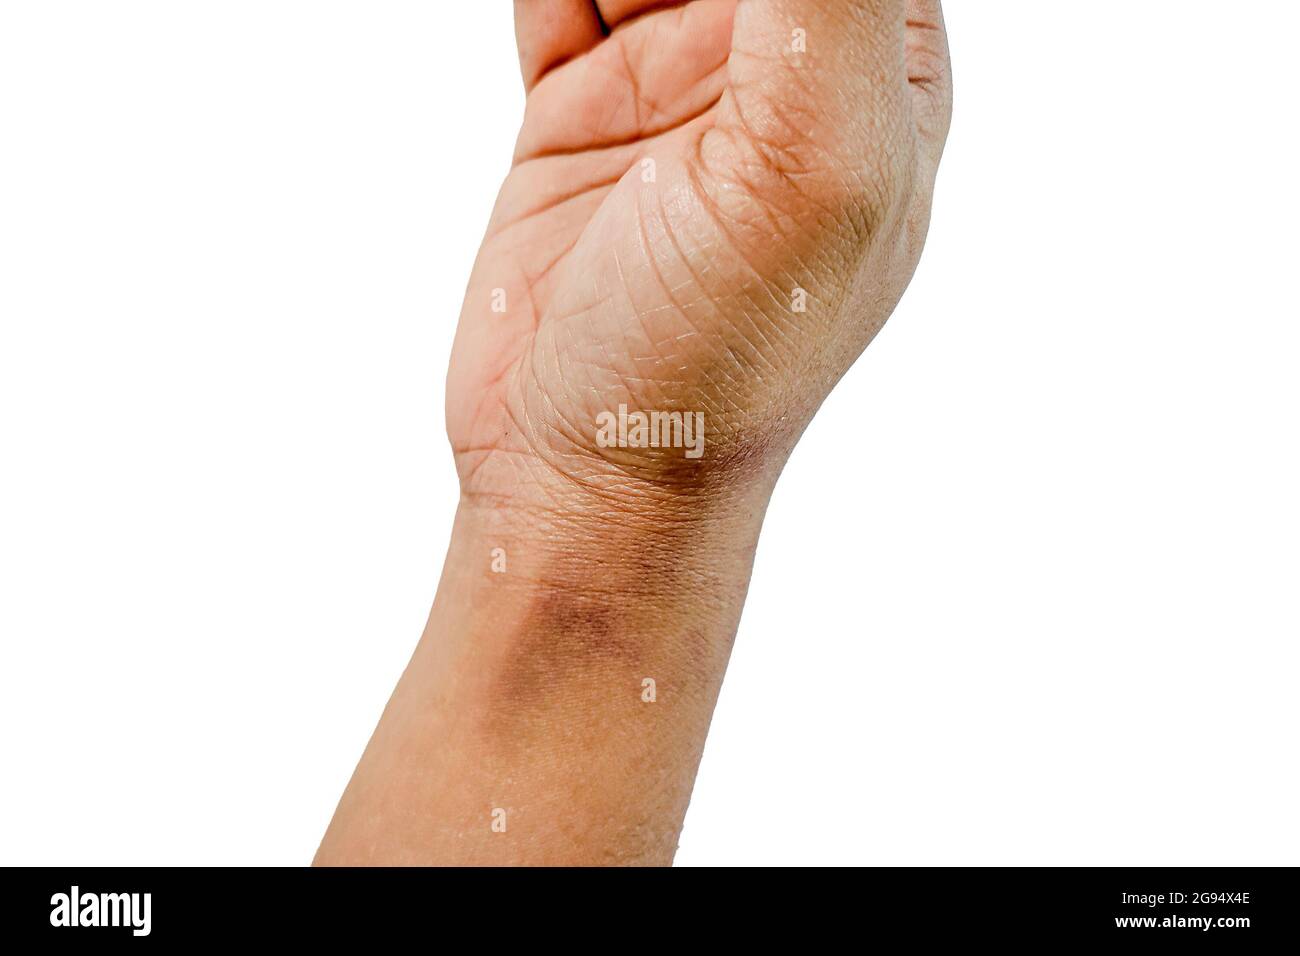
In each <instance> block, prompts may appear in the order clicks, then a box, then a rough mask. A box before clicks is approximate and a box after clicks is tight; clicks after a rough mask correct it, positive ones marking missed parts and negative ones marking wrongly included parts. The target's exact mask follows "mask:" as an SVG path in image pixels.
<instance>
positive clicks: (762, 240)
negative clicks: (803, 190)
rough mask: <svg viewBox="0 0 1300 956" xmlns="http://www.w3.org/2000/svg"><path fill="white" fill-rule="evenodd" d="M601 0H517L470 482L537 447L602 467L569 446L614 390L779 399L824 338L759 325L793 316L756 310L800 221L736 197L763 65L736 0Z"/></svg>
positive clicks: (503, 484) (456, 387)
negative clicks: (741, 206) (515, 52)
mask: <svg viewBox="0 0 1300 956" xmlns="http://www.w3.org/2000/svg"><path fill="white" fill-rule="evenodd" d="M599 7H600V10H601V14H602V15H603V20H604V23H602V18H601V17H598V16H597V15H596V12H595V8H594V7H593V5H592V3H591V0H517V4H516V18H517V23H518V31H519V35H520V56H521V63H522V67H523V72H524V77H525V83H526V85H527V86H528V88H529V92H528V101H527V107H526V112H525V118H524V123H523V127H522V129H521V131H520V134H519V138H518V141H517V145H516V151H515V157H514V165H513V167H512V169H511V172H510V173H509V175H508V176H507V178H506V181H505V183H504V185H503V186H502V189H501V192H500V195H499V197H498V201H497V205H496V208H495V210H494V212H493V216H492V220H491V223H490V225H489V228H488V233H487V236H486V238H485V240H484V243H483V246H482V249H481V250H480V253H479V257H478V259H477V261H476V264H475V267H474V270H473V274H472V276H471V279H470V283H469V288H468V292H467V296H466V304H465V311H464V314H463V315H462V319H461V324H460V328H459V330H458V333H457V341H456V346H455V349H454V352H453V358H452V367H451V370H450V374H449V379H448V401H447V408H448V430H449V434H450V437H451V440H452V444H453V448H454V450H455V451H456V454H457V461H458V465H459V467H460V470H461V474H462V482H464V483H468V484H469V485H471V486H472V488H471V490H473V491H481V492H485V493H498V492H505V491H506V490H507V489H508V487H509V486H513V485H516V484H517V483H518V482H519V480H520V467H521V466H524V467H525V468H527V469H528V470H529V471H533V470H534V466H535V465H537V464H538V463H539V461H542V462H544V463H545V464H547V465H549V466H551V470H554V469H555V468H556V467H557V465H558V466H559V467H560V468H561V470H563V471H564V472H566V473H567V474H568V475H569V477H577V478H578V479H579V480H581V481H584V482H589V481H590V480H591V479H592V477H593V469H591V468H590V467H588V466H587V464H586V463H585V462H583V461H580V460H578V461H575V460H576V459H583V458H584V457H585V456H586V455H588V454H589V453H590V451H591V448H590V445H591V439H592V435H593V431H594V424H593V423H594V421H595V418H596V416H597V415H598V414H599V413H600V412H602V411H606V410H612V409H615V408H617V407H618V405H620V404H626V405H627V406H628V407H629V408H634V409H637V408H639V409H651V408H654V409H666V410H680V411H687V410H690V411H694V410H699V411H704V412H707V413H708V414H709V416H710V420H711V427H712V429H713V431H714V434H715V436H716V435H719V434H723V435H725V434H726V433H727V431H729V430H731V431H736V430H738V429H739V428H741V427H742V426H743V425H744V424H745V422H746V420H747V418H748V417H750V416H751V415H752V414H755V413H757V414H763V415H769V416H770V414H771V408H770V406H771V405H772V404H773V403H774V402H775V401H777V400H778V398H779V396H778V395H775V394H773V393H772V388H771V382H772V380H773V378H774V376H772V375H770V374H768V373H769V372H770V371H771V370H772V368H774V367H777V366H781V365H784V366H785V367H786V368H787V369H790V368H796V369H799V370H801V371H804V372H807V371H810V370H811V369H810V366H809V365H808V360H809V356H810V355H811V354H812V351H813V349H812V348H811V346H807V347H801V346H800V344H799V343H797V342H793V343H790V345H791V348H790V349H789V350H788V354H784V355H781V356H777V355H772V354H767V353H768V352H770V351H771V349H772V347H773V340H774V336H773V335H772V334H771V332H772V328H771V327H769V328H766V330H765V328H764V326H765V325H768V326H773V327H775V326H779V325H781V323H782V322H783V321H784V320H785V319H788V316H786V317H785V319H783V318H781V317H775V318H774V317H772V316H770V315H768V317H767V318H766V319H764V318H763V317H762V316H763V315H765V314H768V313H771V312H773V311H778V312H779V311H781V310H783V309H784V308H785V305H786V301H785V300H786V298H787V294H788V293H789V292H790V291H791V288H792V287H793V286H794V285H796V284H797V283H796V278H797V277H796V276H795V275H794V274H793V271H791V270H787V269H786V268H785V267H784V265H783V263H782V262H781V261H780V257H779V256H778V257H776V258H771V257H770V253H771V252H772V249H771V246H772V243H773V241H774V240H775V241H777V242H778V243H779V242H780V241H781V240H782V239H786V238H788V235H786V234H784V232H785V230H786V229H787V228H788V227H789V225H790V224H789V223H783V222H781V221H780V219H781V218H782V216H781V215H780V204H779V203H777V204H775V205H774V206H773V207H772V208H768V209H764V210H758V211H756V210H754V209H753V208H750V207H746V208H745V210H744V211H743V212H740V213H738V214H736V215H734V216H733V215H732V214H731V210H730V209H729V208H728V207H729V204H730V202H731V199H732V196H731V192H730V188H729V187H730V186H733V185H735V184H737V183H744V182H745V181H746V179H747V172H746V162H745V158H744V154H741V153H738V152H737V151H736V150H735V149H734V148H733V147H734V144H733V143H732V142H731V141H730V140H731V137H730V136H727V135H717V134H718V133H719V129H718V127H719V116H720V114H727V116H726V117H724V118H726V119H729V121H730V122H731V124H732V125H738V123H737V114H738V109H737V104H736V102H735V96H734V92H735V88H736V87H737V86H738V85H739V79H738V77H737V73H738V71H741V70H745V69H747V68H752V67H754V66H756V67H757V68H758V69H761V68H762V65H761V63H759V64H756V65H750V66H749V67H747V66H746V64H745V63H744V61H743V60H741V61H740V63H739V65H738V62H737V61H738V59H739V58H738V57H737V56H734V55H733V21H734V20H735V18H736V11H737V0H689V2H685V3H675V4H665V2H664V0H599ZM737 32H738V31H737ZM739 42H740V41H739V39H738V40H737V43H739ZM746 55H748V53H746ZM774 120H775V121H776V122H778V123H780V124H785V123H789V122H791V120H790V118H789V117H787V116H779V117H775V118H773V117H771V116H768V117H767V118H766V122H767V123H768V125H769V126H770V125H771V123H772V122H773V121H774ZM743 122H744V124H745V125H746V129H747V132H750V130H749V128H748V124H749V122H750V119H749V117H745V118H744V120H743ZM719 167H722V168H721V170H720V175H719V176H713V175H710V176H709V177H708V180H709V182H708V183H705V182H703V177H701V174H700V171H701V169H706V170H709V171H711V173H712V172H713V171H716V170H718V168H719ZM784 178H791V177H789V176H785V177H784ZM774 210H775V214H774ZM794 218H798V217H794ZM756 257H762V258H763V259H764V262H763V263H762V264H761V265H756V263H755V258H756ZM900 291H901V290H900ZM881 321H883V317H882V318H881ZM863 344H865V343H863ZM801 349H802V351H801ZM755 410H757V412H756V411H755ZM597 457H598V456H597Z"/></svg>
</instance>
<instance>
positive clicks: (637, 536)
mask: <svg viewBox="0 0 1300 956" xmlns="http://www.w3.org/2000/svg"><path fill="white" fill-rule="evenodd" d="M596 6H598V7H599V12H600V17H599V18H598V17H597V14H596V10H595V7H594V6H593V4H592V0H518V2H517V3H516V8H515V9H516V18H517V25H518V34H519V46H520V61H521V63H522V66H523V72H524V80H525V83H526V85H527V87H528V90H529V93H528V106H527V112H526V114H525V119H524V125H523V130H522V131H521V132H520V135H519V142H518V146H517V155H516V157H515V165H514V168H513V169H512V171H511V173H510V175H509V176H508V177H507V179H506V182H505V185H504V186H503V187H502V190H501V195H500V198H499V200H498V202H497V206H496V210H495V212H494V214H493V217H492V221H491V225H490V226H489V229H488V235H487V238H486V239H485V240H484V242H483V248H482V250H481V252H480V254H479V257H478V261H477V263H476V264H475V267H474V272H473V275H472V277H471V280H470V284H469V291H468V293H467V295H466V299H465V308H464V313H463V315H462V316H461V322H460V327H459V330H458V332H457V340H456V345H455V349H454V352H453V355H452V366H451V371H450V374H449V376H448V384H447V410H448V411H447V419H448V430H449V432H450V436H451V440H452V444H453V447H454V448H455V451H456V456H457V464H458V467H459V469H460V477H461V490H462V507H461V508H460V510H459V511H458V513H457V518H456V525H455V530H454V532H453V535H452V543H451V548H450V550H449V553H448V557H447V562H446V565H445V567H444V570H443V577H442V582H441V584H440V585H439V589H438V596H437V598H436V599H435V601H434V606H433V611H432V613H431V615H430V618H429V624H428V626H427V628H426V630H425V634H424V637H423V639H422V640H421V641H420V645H419V647H418V648H417V649H416V652H415V655H414V656H413V657H412V659H411V663H410V665H409V666H408V668H407V670H406V673H405V674H404V675H403V677H402V680H401V682H400V683H399V684H398V687H397V690H396V692H395V693H394V695H393V698H392V700H391V701H390V702H389V705H388V708H387V710H386V711H385V712H384V716H383V718H382V719H381V721H380V723H379V728H378V729H377V730H376V732H375V735H374V737H373V738H372V739H371V742H370V746H369V747H368V748H367V749H366V753H365V755H364V756H363V757H362V760H361V763H360V764H359V766H358V767H357V771H356V773H355V774H354V776H353V778H352V782H351V783H350V784H349V786H348V789H347V792H346V793H345V794H344V796H343V799H342V801H341V802H340V803H339V807H338V811H337V812H336V814H335V817H334V821H333V823H332V824H331V826H330V829H329V832H328V833H327V834H326V836H325V839H324V841H323V842H322V844H321V848H320V852H319V853H318V854H317V862H319V863H349V864H356V863H443V864H445V863H490V864H503V863H549V864H564V863H667V862H670V861H671V860H672V857H673V852H674V851H675V849H676V847H677V838H678V834H679V832H680V828H681V825H682V820H683V817H684V815H685V813H686V806H687V801H688V799H689V796H690V791H691V785H692V782H693V780H694V776H695V770H696V767H697V765H698V762H699V759H700V754H701V752H702V750H703V746H704V738H705V734H706V732H707V729H708V725H709V719H710V716H711V714H712V711H713V706H714V702H715V701H716V699H717V694H718V690H719V688H720V686H721V682H722V675H723V672H724V670H725V669H726V663H727V658H728V655H729V653H730V649H731V641H732V639H733V637H734V635H735V632H736V625H737V622H738V620H739V618H740V610H741V606H742V605H743V602H744V598H745V590H746V587H747V586H748V581H749V574H750V569H751V566H752V560H753V553H754V548H755V546H756V543H757V540H758V533H759V528H760V525H761V523H762V513H763V509H764V507H765V505H766V500H767V496H768V494H769V493H770V491H771V486H772V483H773V482H774V481H775V480H776V476H777V474H778V473H779V472H780V469H781V466H782V464H783V463H784V461H785V457H786V455H787V454H788V452H789V450H790V448H791V447H792V446H793V444H794V442H795V441H796V440H797V439H798V437H799V434H800V432H801V431H802V429H803V427H804V426H805V425H806V424H807V422H808V420H809V419H810V418H811V417H812V415H813V413H814V412H815V411H816V409H817V406H818V405H819V404H820V402H821V401H822V399H823V398H824V397H825V395H826V393H827V392H828V391H829V390H830V388H831V386H832V385H833V384H834V383H835V381H836V379H837V378H838V377H839V376H840V375H842V374H843V373H844V371H845V369H847V368H848V366H849V365H850V364H851V363H852V362H853V360H854V359H855V358H856V357H857V355H858V354H859V352H861V350H862V349H863V348H864V347H865V346H866V344H867V343H868V342H869V341H870V340H871V337H872V336H873V335H874V334H875V332H876V331H877V330H878V329H879V328H880V325H881V324H882V323H883V322H884V321H885V318H886V317H887V316H888V315H889V313H890V311H891V310H892V309H893V307H894V305H895V303H896V302H897V300H898V297H899V296H900V295H901V294H902V291H903V287H904V286H905V285H906V283H907V281H908V279H909V277H910V276H911V273H912V269H913V267H914V266H915V264H916V259H917V256H918V254H919V252H920V248H921V242H922V239H923V237H924V234H925V230H926V224H927V220H928V216H929V207H930V193H931V190H932V188H933V185H934V175H935V169H936V166H937V164H938V161H939V153H940V151H941V149H942V146H943V139H944V135H945V132H946V129H947V124H948V101H949V93H948V89H949V87H948V78H947V76H948V74H947V56H946V49H945V41H944V34H943V29H942V26H941V21H940V15H939V9H938V4H937V2H922V0H911V2H906V3H905V2H904V0H820V2H817V0H739V2H737V0H693V2H690V3H676V4H672V3H665V2H654V0H597V2H596ZM606 28H608V35H606V32H607V29H606ZM494 306H496V309H494ZM620 406H622V411H623V414H622V416H620V414H619V412H620ZM656 412H657V413H661V414H663V413H668V414H676V415H678V416H679V417H678V418H677V419H675V421H676V422H677V423H678V424H677V426H676V428H677V431H674V430H673V424H672V423H671V421H670V423H669V424H668V426H667V427H666V429H665V430H664V431H662V432H659V437H660V438H661V439H662V438H664V437H667V439H668V442H667V447H665V446H664V443H663V442H661V443H660V446H659V447H654V446H653V445H651V446H650V447H645V446H644V444H642V443H641V442H640V441H639V438H640V437H641V436H639V434H638V433H637V431H636V425H635V419H634V416H635V415H637V414H638V413H642V414H653V413H656ZM610 416H613V417H614V419H615V425H614V434H613V435H611V434H609V429H608V426H609V418H610ZM688 416H689V418H688ZM619 417H622V418H623V419H624V422H623V426H622V428H621V429H620V427H619V425H618V424H617V419H618V418H619ZM701 418H702V421H703V427H704V432H703V438H704V444H703V445H702V446H701V445H700V444H699V441H698V439H699V436H700V433H699V431H698V423H699V421H700V419H701ZM688 420H689V421H690V423H691V426H692V429H691V432H690V433H689V435H688V433H687V430H686V423H687V421H688ZM602 422H603V423H604V424H602ZM659 424H660V425H662V419H660V420H659ZM629 426H630V428H631V432H632V434H629V433H628V429H629ZM602 428H604V429H605V434H604V435H603V437H602V434H601V431H600V429H602ZM620 431H621V432H622V433H621V434H620ZM656 431H658V429H656ZM634 434H636V435H637V438H638V440H633V435H634ZM611 437H612V438H614V439H615V440H614V441H613V442H610V441H608V440H607V439H609V438H611ZM647 437H648V436H647ZM618 439H624V440H623V441H619V440H618ZM695 452H699V453H700V454H698V455H697V454H694V453H695ZM647 516H648V520H646V519H647Z"/></svg>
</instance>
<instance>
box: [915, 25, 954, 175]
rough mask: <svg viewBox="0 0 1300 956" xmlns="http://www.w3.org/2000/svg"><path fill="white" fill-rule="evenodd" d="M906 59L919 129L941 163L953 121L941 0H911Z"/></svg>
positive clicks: (949, 66)
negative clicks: (941, 154) (941, 156)
mask: <svg viewBox="0 0 1300 956" xmlns="http://www.w3.org/2000/svg"><path fill="white" fill-rule="evenodd" d="M906 60H907V81H908V83H910V84H911V86H912V103H913V108H914V113H915V115H916V125H917V130H918V132H919V133H920V137H921V140H922V142H923V143H925V145H926V146H927V147H928V151H929V153H930V158H931V159H932V161H933V162H934V163H936V164H937V163H938V159H939V154H940V153H942V152H943V144H944V141H945V140H946V139H947V137H948V127H949V125H950V123H951V122H952V63H951V60H950V59H949V56H948V32H947V30H946V29H945V27H944V22H943V5H942V4H941V3H940V0H908V4H907V47H906Z"/></svg>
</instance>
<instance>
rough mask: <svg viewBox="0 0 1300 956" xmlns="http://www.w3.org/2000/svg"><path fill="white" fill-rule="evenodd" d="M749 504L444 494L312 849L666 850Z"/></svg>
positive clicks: (600, 859)
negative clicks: (449, 530)
mask: <svg viewBox="0 0 1300 956" xmlns="http://www.w3.org/2000/svg"><path fill="white" fill-rule="evenodd" d="M766 500H767V491H766V490H765V489H763V488H758V487H756V488H754V489H753V490H752V491H750V492H747V493H744V494H735V495H733V496H729V497H728V498H727V499H725V500H722V501H719V500H716V499H710V501H709V503H708V504H707V505H703V504H700V503H698V502H695V501H689V500H688V501H684V502H681V503H679V504H678V505H676V506H667V505H666V506H655V507H651V508H637V509H626V508H621V507H617V506H614V505H610V506H607V507H588V508H584V509H582V510H581V511H575V512H572V513H569V514H560V513H554V512H546V513H543V512H538V511H531V512H524V511H521V510H519V509H517V508H515V507H514V506H512V505H510V504H502V503H499V502H485V501H479V502H463V503H462V505H461V508H460V510H459V511H458V514H457V519H456V523H455V528H454V531H453V536H452V543H451V546H450V549H449V553H448V557H447V562H446V565H445V567H444V571H443V577H442V581H441V583H440V585H439V588H438V594H437V598H436V600H435V602H434V607H433V611H432V613H431V615H430V619H429V623H428V626H427V627H426V629H425V633H424V635H423V637H422V638H421V640H420V643H419V646H418V647H417V649H416V651H415V654H414V656H413V657H412V659H411V662H410V664H409V665H408V667H407V669H406V672H405V674H404V675H403V676H402V679H401V681H400V682H399V684H398V686H397V689H396V691H395V692H394V694H393V697H392V699H391V700H390V702H389V704H388V707H387V708H386V710H385V712H384V715H383V717H382V719H381V721H380V723H379V726H378V728H377V729H376V731H375V734H374V736H373V738H372V739H371V741H370V745H369V746H368V747H367V749H366V752H365V755H364V756H363V758H362V760H361V763H360V765H359V766H358V767H357V770H356V773H355V774H354V776H353V779H352V781H351V783H350V784H349V786H348V789H347V791H346V793H345V794H344V796H343V799H342V801H341V802H340V804H339V808H338V810H337V812H336V815H335V818H334V820H333V822H332V824H331V826H330V828H329V831H328V833H327V834H326V836H325V839H324V841H323V842H322V844H321V848H320V851H319V853H318V854H317V857H316V862H317V863H318V864H365V863H396V864H421V863H430V864H518V863H522V864H583V863H593V864H596V863H660V864H667V863H669V862H671V860H672V856H673V853H674V851H675V849H676V846H677V836H678V833H679V832H680V829H681V825H682V819H683V816H684V815H685V812H686V805H687V801H688V799H689V796H690V790H691V786H692V783H693V781H694V777H695V771H696V768H697V766H698V763H699V759H700V754H701V751H702V749H703V746H704V738H705V734H706V732H707V729H708V724H709V720H710V717H711V715H712V711H713V706H714V703H715V701H716V699H717V694H718V690H719V687H720V686H721V682H722V676H723V671H724V670H725V667H726V662H727V657H728V655H729V652H730V648H731V642H732V638H733V636H734V634H735V630H736V626H737V623H738V620H739V617H740V611H741V606H742V604H743V602H744V597H745V590H746V588H747V586H748V582H749V575H750V569H751V564H752V559H753V551H754V547H755V544H756V542H757V538H758V530H759V526H760V524H761V521H762V511H763V508H764V507H765V505H766ZM498 549H499V550H498ZM649 681H652V682H653V684H651V683H648V682H649Z"/></svg>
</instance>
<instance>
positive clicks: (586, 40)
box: [515, 0, 605, 90]
mask: <svg viewBox="0 0 1300 956" xmlns="http://www.w3.org/2000/svg"><path fill="white" fill-rule="evenodd" d="M604 35H605V34H604V31H603V30H602V26H601V21H600V16H599V14H598V13H597V11H596V5H595V4H594V3H593V2H592V0H515V40H516V42H517V43H518V45H519V69H520V72H522V73H523V76H524V89H526V90H531V89H532V88H533V87H534V86H536V85H537V83H538V81H539V80H540V79H541V78H542V77H543V76H545V75H546V74H547V73H549V72H550V71H551V70H553V69H555V68H556V67H557V66H559V65H560V64H562V63H566V62H568V61H569V60H572V59H573V58H574V57H576V56H580V55H582V54H583V53H585V52H587V51H588V50H590V49H591V48H592V47H594V46H595V45H596V44H597V43H599V42H600V41H601V40H602V39H603V38H604Z"/></svg>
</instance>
